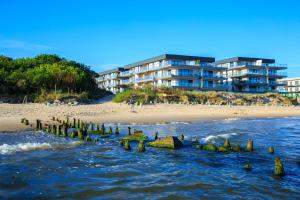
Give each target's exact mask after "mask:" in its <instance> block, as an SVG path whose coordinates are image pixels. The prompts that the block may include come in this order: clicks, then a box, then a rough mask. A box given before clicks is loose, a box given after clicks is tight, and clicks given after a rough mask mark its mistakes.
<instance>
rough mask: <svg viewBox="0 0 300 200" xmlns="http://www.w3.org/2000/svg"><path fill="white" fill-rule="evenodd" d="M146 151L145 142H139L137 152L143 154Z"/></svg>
mask: <svg viewBox="0 0 300 200" xmlns="http://www.w3.org/2000/svg"><path fill="white" fill-rule="evenodd" d="M144 151H146V149H145V141H144V140H140V141H139V152H144Z"/></svg>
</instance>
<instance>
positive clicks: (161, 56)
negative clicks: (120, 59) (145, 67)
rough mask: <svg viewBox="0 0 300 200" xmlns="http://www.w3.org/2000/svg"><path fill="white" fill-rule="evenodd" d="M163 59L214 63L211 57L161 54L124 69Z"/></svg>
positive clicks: (126, 66)
mask: <svg viewBox="0 0 300 200" xmlns="http://www.w3.org/2000/svg"><path fill="white" fill-rule="evenodd" d="M163 59H180V60H200V62H208V63H212V62H215V58H213V57H200V56H185V55H175V54H163V55H160V56H156V57H153V58H148V59H146V60H142V61H139V62H135V63H132V64H129V65H125V66H124V69H129V68H131V67H135V66H139V65H142V64H146V63H150V62H155V61H159V60H163Z"/></svg>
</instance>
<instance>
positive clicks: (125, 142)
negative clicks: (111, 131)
mask: <svg viewBox="0 0 300 200" xmlns="http://www.w3.org/2000/svg"><path fill="white" fill-rule="evenodd" d="M124 149H125V150H127V151H129V150H131V146H130V142H129V140H124Z"/></svg>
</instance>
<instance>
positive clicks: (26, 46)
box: [0, 40, 53, 51]
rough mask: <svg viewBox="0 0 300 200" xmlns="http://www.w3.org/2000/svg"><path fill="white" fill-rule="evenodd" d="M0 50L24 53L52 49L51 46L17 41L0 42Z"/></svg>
mask: <svg viewBox="0 0 300 200" xmlns="http://www.w3.org/2000/svg"><path fill="white" fill-rule="evenodd" d="M0 48H5V49H18V50H26V51H45V50H50V49H53V47H51V46H47V45H42V44H35V43H30V42H25V41H19V40H0Z"/></svg>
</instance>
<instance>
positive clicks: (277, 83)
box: [268, 81, 287, 86]
mask: <svg viewBox="0 0 300 200" xmlns="http://www.w3.org/2000/svg"><path fill="white" fill-rule="evenodd" d="M268 83H269V85H272V86H287V82H283V81H269V82H268Z"/></svg>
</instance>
